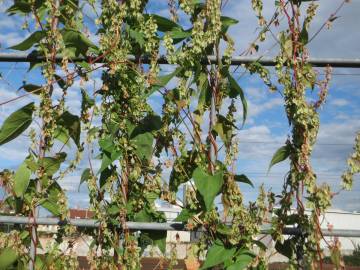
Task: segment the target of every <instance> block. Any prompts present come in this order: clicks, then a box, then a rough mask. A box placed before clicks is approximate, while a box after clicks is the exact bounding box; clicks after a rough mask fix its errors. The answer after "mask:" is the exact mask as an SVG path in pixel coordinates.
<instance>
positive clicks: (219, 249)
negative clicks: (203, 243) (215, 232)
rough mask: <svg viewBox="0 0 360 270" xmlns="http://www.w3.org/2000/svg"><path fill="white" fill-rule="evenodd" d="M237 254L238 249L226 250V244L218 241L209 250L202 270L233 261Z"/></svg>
mask: <svg viewBox="0 0 360 270" xmlns="http://www.w3.org/2000/svg"><path fill="white" fill-rule="evenodd" d="M235 252H236V248H225V247H224V244H223V243H222V242H221V241H220V240H216V241H215V243H214V244H213V245H212V246H211V247H210V248H209V250H208V252H207V254H206V259H205V262H204V264H203V265H202V267H201V268H200V270H203V269H207V268H210V267H213V266H216V265H219V264H221V263H223V262H224V261H226V260H228V259H231V258H232V257H233V256H234V254H235Z"/></svg>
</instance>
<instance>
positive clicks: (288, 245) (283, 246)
mask: <svg viewBox="0 0 360 270" xmlns="http://www.w3.org/2000/svg"><path fill="white" fill-rule="evenodd" d="M275 249H276V251H277V252H279V253H280V254H282V255H284V256H286V257H288V258H289V259H291V258H292V256H293V254H294V248H293V244H292V241H291V239H286V240H285V241H284V243H281V242H280V241H277V242H276V244H275Z"/></svg>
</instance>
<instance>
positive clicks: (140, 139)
mask: <svg viewBox="0 0 360 270" xmlns="http://www.w3.org/2000/svg"><path fill="white" fill-rule="evenodd" d="M131 141H132V143H133V144H134V145H135V146H136V149H135V153H136V155H137V156H138V157H139V159H141V160H144V159H145V160H147V161H149V160H150V158H151V156H152V152H153V142H154V136H153V135H152V134H151V133H150V132H146V133H143V134H139V135H137V136H136V137H135V138H133V139H132V140H131Z"/></svg>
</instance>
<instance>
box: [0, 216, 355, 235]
mask: <svg viewBox="0 0 360 270" xmlns="http://www.w3.org/2000/svg"><path fill="white" fill-rule="evenodd" d="M0 224H24V225H30V224H31V225H34V224H37V225H59V226H63V225H66V224H71V225H73V226H76V227H87V228H97V227H99V226H100V222H99V221H98V220H95V219H77V218H72V219H68V220H60V219H58V218H44V217H39V218H37V219H36V220H35V219H34V218H28V217H18V216H0ZM126 225H127V228H128V229H130V230H157V231H187V230H186V228H185V225H184V224H183V223H180V222H167V223H156V222H126ZM299 232H300V231H299V229H297V228H285V229H284V230H283V234H284V235H296V234H299ZM270 233H271V230H270V227H269V226H266V227H263V228H262V229H261V234H270ZM322 234H323V235H324V236H340V237H360V230H344V229H339V230H331V231H329V230H323V231H322Z"/></svg>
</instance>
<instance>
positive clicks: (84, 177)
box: [78, 168, 91, 190]
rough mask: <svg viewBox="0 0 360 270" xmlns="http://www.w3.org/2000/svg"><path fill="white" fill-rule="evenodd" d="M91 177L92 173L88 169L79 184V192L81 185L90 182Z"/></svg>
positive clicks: (83, 173)
mask: <svg viewBox="0 0 360 270" xmlns="http://www.w3.org/2000/svg"><path fill="white" fill-rule="evenodd" d="M90 176H91V171H90V169H89V168H86V169H85V170H84V171H83V172H82V174H81V178H80V184H79V188H78V189H79V190H80V186H81V184H82V183H84V182H86V181H88V180H89V178H90Z"/></svg>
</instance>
